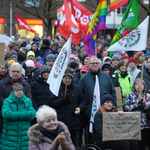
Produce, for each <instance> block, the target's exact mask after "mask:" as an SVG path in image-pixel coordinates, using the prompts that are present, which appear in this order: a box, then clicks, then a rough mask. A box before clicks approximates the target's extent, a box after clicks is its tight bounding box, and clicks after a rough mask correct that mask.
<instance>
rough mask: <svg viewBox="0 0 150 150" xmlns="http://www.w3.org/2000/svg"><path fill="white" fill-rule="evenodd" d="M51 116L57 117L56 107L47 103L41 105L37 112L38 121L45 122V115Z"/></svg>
mask: <svg viewBox="0 0 150 150" xmlns="http://www.w3.org/2000/svg"><path fill="white" fill-rule="evenodd" d="M50 116H54V117H55V118H57V113H56V110H55V109H53V108H51V107H49V106H47V105H43V106H41V107H40V108H39V109H38V111H37V112H36V120H37V122H38V123H41V122H43V121H44V118H45V117H50Z"/></svg>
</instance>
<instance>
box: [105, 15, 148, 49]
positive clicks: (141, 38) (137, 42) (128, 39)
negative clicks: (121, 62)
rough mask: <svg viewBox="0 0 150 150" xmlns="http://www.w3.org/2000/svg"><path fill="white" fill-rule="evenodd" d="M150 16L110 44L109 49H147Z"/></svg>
mask: <svg viewBox="0 0 150 150" xmlns="http://www.w3.org/2000/svg"><path fill="white" fill-rule="evenodd" d="M148 25H149V16H148V17H147V18H146V19H145V20H144V21H143V22H142V23H141V24H140V25H139V26H138V27H137V28H135V29H134V30H132V31H131V32H130V33H128V34H127V35H126V36H124V37H123V38H121V39H120V40H119V41H118V42H116V43H115V44H113V45H112V46H110V47H109V48H108V49H107V51H114V50H115V51H120V50H121V51H141V50H145V49H146V46H147V45H146V42H147V32H148Z"/></svg>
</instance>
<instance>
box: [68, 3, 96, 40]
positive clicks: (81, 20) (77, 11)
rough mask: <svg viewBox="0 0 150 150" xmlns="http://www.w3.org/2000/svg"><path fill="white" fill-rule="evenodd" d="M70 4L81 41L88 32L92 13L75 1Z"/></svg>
mask: <svg viewBox="0 0 150 150" xmlns="http://www.w3.org/2000/svg"><path fill="white" fill-rule="evenodd" d="M70 2H71V11H72V14H73V16H74V17H75V20H76V22H77V23H78V25H79V28H80V32H81V34H82V40H83V38H84V37H85V36H86V33H87V31H88V28H89V25H90V20H91V17H92V16H93V13H92V12H91V11H89V10H88V9H86V8H85V7H84V6H83V5H82V4H81V3H80V2H78V1H77V0H70Z"/></svg>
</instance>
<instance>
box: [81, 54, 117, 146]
mask: <svg viewBox="0 0 150 150" xmlns="http://www.w3.org/2000/svg"><path fill="white" fill-rule="evenodd" d="M100 65H101V64H100V61H99V59H98V58H97V57H96V56H92V57H91V58H90V59H89V68H90V70H89V71H88V72H87V73H86V74H85V75H83V76H82V77H81V78H80V80H79V85H80V87H81V90H82V92H83V93H84V97H85V109H84V112H83V116H82V117H83V119H82V120H83V127H84V128H85V144H88V143H90V142H91V135H90V134H89V121H90V116H91V108H92V102H93V93H94V87H95V78H96V77H95V76H96V75H97V76H98V78H99V87H100V99H101V98H102V96H103V93H104V92H105V91H107V92H108V93H109V94H111V95H112V96H113V99H114V104H113V105H114V106H116V91H115V88H114V85H113V83H112V80H111V78H110V76H109V75H107V74H106V73H104V72H102V71H100Z"/></svg>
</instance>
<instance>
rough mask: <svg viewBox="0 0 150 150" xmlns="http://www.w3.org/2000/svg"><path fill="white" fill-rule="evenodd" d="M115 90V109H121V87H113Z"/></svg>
mask: <svg viewBox="0 0 150 150" xmlns="http://www.w3.org/2000/svg"><path fill="white" fill-rule="evenodd" d="M115 90H116V97H117V110H118V111H122V110H123V108H122V95H121V88H120V87H115Z"/></svg>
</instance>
